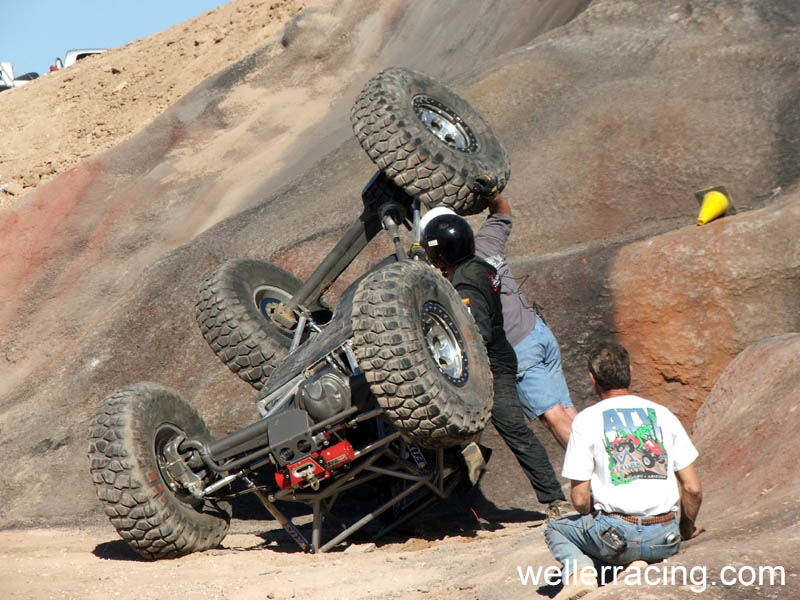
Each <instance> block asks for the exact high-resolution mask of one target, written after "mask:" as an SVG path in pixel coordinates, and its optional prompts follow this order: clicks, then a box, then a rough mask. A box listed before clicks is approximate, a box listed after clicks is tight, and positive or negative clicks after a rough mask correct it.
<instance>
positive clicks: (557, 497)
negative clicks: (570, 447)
mask: <svg viewBox="0 0 800 600" xmlns="http://www.w3.org/2000/svg"><path fill="white" fill-rule="evenodd" d="M422 245H423V246H424V248H425V250H426V251H427V253H428V257H429V258H430V260H431V262H432V263H433V265H434V266H435V267H436V268H438V269H439V270H440V271H441V272H442V274H443V275H444V276H445V277H447V278H448V279H449V280H450V282H451V283H452V284H453V287H454V288H455V289H456V290H457V291H458V292H459V294H460V295H461V298H462V300H463V301H464V304H465V305H466V306H467V309H468V310H469V311H470V313H471V314H472V316H473V318H474V319H475V323H476V324H477V326H478V330H479V331H480V333H481V335H482V336H483V340H484V342H485V343H486V350H487V353H488V355H489V363H490V366H491V369H492V375H493V377H494V405H493V408H492V423H493V424H494V426H495V429H497V432H498V433H499V434H500V435H501V437H502V438H503V440H505V442H506V444H508V447H509V448H510V449H511V451H512V452H513V453H514V456H516V458H517V461H518V462H519V464H520V466H521V467H522V470H523V471H524V472H525V475H526V476H527V477H528V479H529V480H530V482H531V485H532V486H533V489H534V491H535V492H536V497H537V498H538V500H539V502H541V503H542V504H546V505H547V506H548V510H547V514H548V517H550V518H558V517H560V516H561V511H563V510H564V509H563V508H562V507H563V506H564V504H566V499H565V497H564V493H563V491H562V489H561V485H560V484H559V482H558V480H557V479H556V475H555V471H554V470H553V466H552V465H551V464H550V459H549V458H548V456H547V451H546V450H545V449H544V447H543V446H542V445H541V443H540V442H539V440H538V439H537V438H536V435H535V434H534V433H533V431H531V429H530V428H529V427H528V425H527V423H526V422H525V416H524V413H523V411H522V405H521V404H520V401H519V396H518V395H517V389H516V383H515V380H516V376H517V357H516V354H515V353H514V348H513V346H511V344H510V343H509V342H508V340H507V339H506V334H505V332H504V330H503V310H502V305H501V303H500V279H499V277H498V276H497V271H496V270H495V268H494V267H493V266H491V265H490V264H489V263H487V262H486V261H484V260H483V259H481V258H478V257H477V256H475V238H474V235H473V233H472V229H471V228H470V226H469V223H467V222H466V220H464V219H463V218H461V217H459V216H458V215H455V214H443V215H440V216H437V217H434V218H433V219H431V220H430V221H428V222H427V223H426V225H425V228H424V229H423V232H422Z"/></svg>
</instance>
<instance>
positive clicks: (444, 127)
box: [411, 95, 478, 154]
mask: <svg viewBox="0 0 800 600" xmlns="http://www.w3.org/2000/svg"><path fill="white" fill-rule="evenodd" d="M411 105H412V107H413V109H414V114H416V115H417V118H418V119H419V120H420V121H421V122H422V124H423V125H424V126H425V128H426V129H427V130H428V131H430V132H431V133H432V134H433V135H435V136H436V137H437V138H439V139H440V140H441V141H442V142H444V143H445V144H447V145H448V146H450V147H451V148H454V149H456V150H458V151H459V152H464V153H465V154H472V153H474V152H477V150H478V140H477V138H476V137H475V134H474V133H473V132H472V129H470V127H469V125H467V123H466V122H465V121H464V120H463V119H462V118H461V117H459V116H458V115H457V114H456V113H455V112H453V110H452V109H451V108H450V107H448V106H447V105H445V104H443V103H441V102H439V101H438V100H436V98H431V97H430V96H423V95H420V96H414V98H413V99H412V100H411Z"/></svg>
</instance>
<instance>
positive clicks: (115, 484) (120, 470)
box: [89, 383, 231, 559]
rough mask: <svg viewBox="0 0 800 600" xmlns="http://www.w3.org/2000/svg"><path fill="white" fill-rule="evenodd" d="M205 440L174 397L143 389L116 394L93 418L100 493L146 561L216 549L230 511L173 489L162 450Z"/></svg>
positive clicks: (92, 448) (204, 431) (92, 450)
mask: <svg viewBox="0 0 800 600" xmlns="http://www.w3.org/2000/svg"><path fill="white" fill-rule="evenodd" d="M179 435H185V436H186V437H187V438H191V439H195V440H200V441H208V440H210V438H211V436H210V435H209V432H208V428H207V427H206V425H205V423H204V421H203V419H202V418H201V417H200V416H199V415H198V414H197V412H196V411H195V410H194V408H192V406H190V405H189V404H188V403H187V402H185V401H184V400H183V399H181V398H180V397H179V396H178V395H177V394H176V393H175V392H172V391H170V390H168V389H166V388H163V387H161V386H159V385H157V384H152V383H139V384H135V385H132V386H130V387H128V388H125V389H122V390H119V391H117V392H114V393H113V394H111V395H110V396H108V397H107V398H106V399H105V400H103V402H102V404H101V405H100V407H99V408H98V409H97V411H96V412H95V415H94V418H93V419H92V422H91V425H90V430H89V461H90V464H91V467H90V468H91V474H92V480H93V481H94V484H95V490H96V491H97V495H98V497H99V498H100V501H101V502H102V503H103V508H104V510H105V513H106V515H107V516H108V518H109V519H110V520H111V523H112V525H113V526H114V527H115V528H116V530H117V532H118V533H119V535H120V536H121V537H122V539H124V540H125V541H126V542H127V543H128V544H129V545H130V546H131V548H133V549H134V550H135V551H136V552H137V553H138V554H139V555H141V556H142V557H144V558H148V559H158V558H175V557H177V556H183V555H186V554H190V553H192V552H200V551H203V550H208V549H210V548H215V547H217V546H218V545H219V544H220V542H221V541H222V540H223V539H224V537H225V535H226V534H227V532H228V527H229V525H230V519H231V506H230V504H229V503H228V502H225V501H217V500H212V499H205V500H197V499H195V498H193V497H192V496H191V494H189V493H187V492H186V491H185V490H184V491H181V488H180V487H178V486H176V491H173V490H172V489H171V488H170V485H169V483H168V481H171V478H170V476H169V474H168V473H167V472H166V470H165V468H164V467H163V465H164V464H165V462H164V459H163V458H162V457H163V453H162V451H163V449H164V446H165V445H166V444H167V442H169V441H170V440H171V439H173V438H175V436H179Z"/></svg>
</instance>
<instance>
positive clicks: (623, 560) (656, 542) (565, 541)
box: [544, 513, 681, 581]
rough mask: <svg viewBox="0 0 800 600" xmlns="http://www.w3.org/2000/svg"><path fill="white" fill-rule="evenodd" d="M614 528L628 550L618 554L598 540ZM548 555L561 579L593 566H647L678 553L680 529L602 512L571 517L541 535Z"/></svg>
mask: <svg viewBox="0 0 800 600" xmlns="http://www.w3.org/2000/svg"><path fill="white" fill-rule="evenodd" d="M611 526H613V527H616V528H617V529H618V530H619V531H621V532H622V534H623V535H624V536H625V540H626V541H627V548H626V549H625V550H624V551H622V552H618V551H616V550H614V549H613V548H612V547H611V546H609V545H608V544H607V543H606V542H605V541H604V540H602V539H601V537H600V534H601V532H603V531H605V530H606V529H607V528H609V527H611ZM544 539H545V541H546V542H547V545H548V547H549V548H550V552H552V553H553V556H554V557H555V559H556V560H557V561H558V562H560V563H561V565H562V566H563V573H562V575H563V578H564V580H565V581H566V579H567V577H568V576H569V575H570V574H571V573H573V571H580V570H581V569H583V568H586V567H594V568H597V567H596V564H595V563H600V564H601V565H602V564H608V565H627V564H630V563H632V562H633V561H635V560H645V561H647V562H648V563H653V562H658V561H660V560H664V559H665V558H668V557H670V556H672V555H673V554H675V553H676V552H678V548H679V547H680V540H681V536H680V529H679V528H678V522H677V520H675V519H673V520H672V521H669V522H668V523H656V524H654V525H637V524H635V523H629V522H628V521H626V520H625V519H621V518H619V517H612V516H608V515H604V514H602V513H592V514H589V515H573V516H569V517H565V518H563V519H558V520H557V521H550V522H549V523H548V524H547V529H546V530H545V532H544Z"/></svg>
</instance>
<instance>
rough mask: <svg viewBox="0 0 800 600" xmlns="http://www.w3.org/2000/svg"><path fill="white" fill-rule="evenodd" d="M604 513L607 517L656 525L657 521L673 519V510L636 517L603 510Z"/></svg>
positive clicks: (667, 521) (636, 523)
mask: <svg viewBox="0 0 800 600" xmlns="http://www.w3.org/2000/svg"><path fill="white" fill-rule="evenodd" d="M603 514H604V515H606V516H607V517H619V518H620V519H623V520H625V521H627V522H628V523H633V524H634V525H640V524H641V525H657V524H658V523H669V522H670V521H672V520H674V519H675V513H674V512H667V513H663V514H661V515H655V516H652V517H636V516H634V515H626V514H624V513H607V512H604V513H603Z"/></svg>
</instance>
